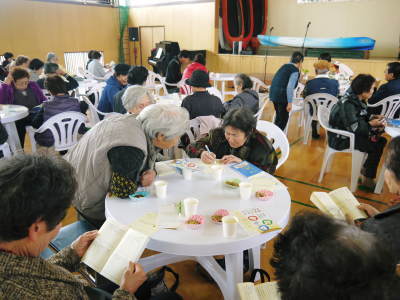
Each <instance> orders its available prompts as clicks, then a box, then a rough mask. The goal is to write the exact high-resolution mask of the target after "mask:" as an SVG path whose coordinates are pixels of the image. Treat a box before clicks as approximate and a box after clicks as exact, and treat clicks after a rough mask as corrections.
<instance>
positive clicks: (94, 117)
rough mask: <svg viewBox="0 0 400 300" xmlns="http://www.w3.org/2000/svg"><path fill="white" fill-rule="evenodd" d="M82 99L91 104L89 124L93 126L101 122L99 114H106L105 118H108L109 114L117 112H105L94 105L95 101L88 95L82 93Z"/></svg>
mask: <svg viewBox="0 0 400 300" xmlns="http://www.w3.org/2000/svg"><path fill="white" fill-rule="evenodd" d="M81 99H82V100H83V101H84V102H85V103H86V104H87V105H88V106H89V111H90V118H89V126H90V127H93V126H94V125H96V124H97V123H99V122H100V121H101V120H100V117H99V114H100V115H102V116H104V118H106V117H107V116H109V115H111V114H116V113H104V112H101V111H99V110H98V109H97V108H96V107H95V106H94V105H93V103H92V102H91V101H90V100H89V98H88V97H86V96H84V95H82V96H81Z"/></svg>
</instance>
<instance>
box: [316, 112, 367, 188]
mask: <svg viewBox="0 0 400 300" xmlns="http://www.w3.org/2000/svg"><path fill="white" fill-rule="evenodd" d="M329 115H330V110H329V109H328V108H326V107H324V106H320V107H318V121H319V124H321V126H322V127H323V128H324V129H325V130H326V133H327V134H328V132H332V133H335V134H339V135H343V136H346V137H348V138H349V140H350V145H349V148H347V149H344V150H336V149H333V148H331V147H329V143H328V139H327V140H326V142H327V143H326V149H325V154H324V160H323V162H322V167H321V173H320V174H319V179H318V182H321V181H322V178H323V177H324V174H325V172H326V171H327V170H329V169H330V165H331V160H332V156H333V155H334V154H336V153H351V184H350V190H351V191H352V192H355V191H356V189H357V181H358V177H359V176H360V171H361V168H362V166H363V163H364V161H365V159H366V158H367V153H365V152H361V151H358V150H356V149H355V147H354V143H355V136H354V133H351V132H348V131H345V130H339V129H333V128H331V127H330V126H329Z"/></svg>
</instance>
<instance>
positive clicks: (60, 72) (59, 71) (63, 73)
mask: <svg viewBox="0 0 400 300" xmlns="http://www.w3.org/2000/svg"><path fill="white" fill-rule="evenodd" d="M56 74H57V75H61V76H64V75H65V74H67V73H65V72H64V70H62V69H61V68H59V69H57V71H56Z"/></svg>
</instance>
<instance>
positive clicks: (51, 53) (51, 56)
mask: <svg viewBox="0 0 400 300" xmlns="http://www.w3.org/2000/svg"><path fill="white" fill-rule="evenodd" d="M55 57H57V55H56V54H55V53H53V52H49V53H47V59H46V60H47V62H51V60H52V59H53V58H55Z"/></svg>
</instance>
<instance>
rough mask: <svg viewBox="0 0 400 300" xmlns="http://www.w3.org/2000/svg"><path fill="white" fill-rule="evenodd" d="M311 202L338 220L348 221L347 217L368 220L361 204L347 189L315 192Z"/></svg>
mask: <svg viewBox="0 0 400 300" xmlns="http://www.w3.org/2000/svg"><path fill="white" fill-rule="evenodd" d="M310 200H311V202H312V203H314V205H315V206H316V207H317V208H318V209H319V210H320V211H322V212H323V213H325V214H327V215H330V216H332V217H334V218H336V219H340V220H346V215H348V216H349V217H350V218H351V219H352V220H357V219H364V218H367V214H366V213H365V212H364V211H362V210H361V209H359V208H358V206H359V205H360V202H358V201H357V199H356V197H354V195H353V194H352V192H350V190H349V189H348V188H347V187H342V188H339V189H336V190H334V191H332V192H330V193H325V192H313V193H312V194H311V198H310Z"/></svg>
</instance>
